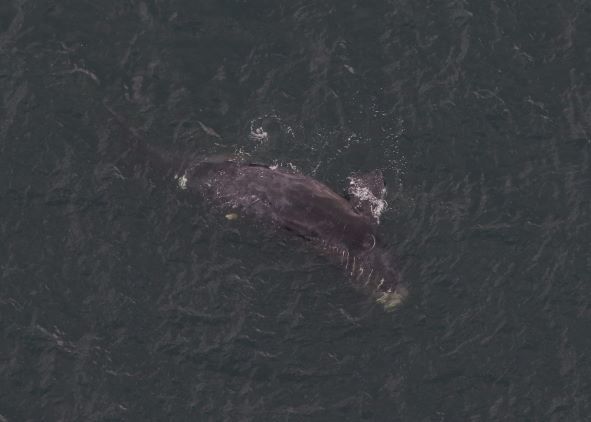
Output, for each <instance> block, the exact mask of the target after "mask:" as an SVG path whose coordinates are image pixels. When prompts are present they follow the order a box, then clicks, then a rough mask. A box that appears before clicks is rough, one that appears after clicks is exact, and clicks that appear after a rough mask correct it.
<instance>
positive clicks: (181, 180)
mask: <svg viewBox="0 0 591 422" xmlns="http://www.w3.org/2000/svg"><path fill="white" fill-rule="evenodd" d="M174 180H176V183H177V186H178V188H179V189H181V190H186V189H187V180H188V179H187V175H186V173H184V174H183V175H182V176H179V175H178V174H175V175H174Z"/></svg>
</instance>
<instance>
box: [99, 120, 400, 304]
mask: <svg viewBox="0 0 591 422" xmlns="http://www.w3.org/2000/svg"><path fill="white" fill-rule="evenodd" d="M108 110H109V111H110V112H111V114H112V115H113V116H114V117H116V118H117V120H118V121H119V123H122V121H121V118H119V117H118V115H117V114H115V113H114V112H113V111H112V110H110V109H108ZM128 130H130V129H128ZM130 133H131V135H132V137H133V138H136V139H134V141H133V142H131V143H130V145H131V146H132V147H131V148H130V151H129V152H128V154H127V157H126V159H125V160H126V162H127V167H128V169H129V168H135V170H136V171H135V172H136V173H137V168H138V166H139V167H142V168H149V170H150V171H149V173H151V174H153V175H156V176H155V178H156V179H158V180H159V181H168V182H173V183H174V184H175V185H176V188H177V189H180V190H182V191H187V192H189V193H195V194H196V195H198V196H200V197H202V198H204V199H206V200H207V201H209V202H210V203H212V204H213V206H214V207H216V208H217V209H220V210H222V211H224V212H227V213H228V214H227V216H228V218H229V219H233V218H235V217H236V215H237V214H240V215H244V216H247V217H249V218H251V219H254V220H256V221H260V222H262V223H264V224H266V225H268V226H270V227H275V228H281V229H285V230H286V231H287V232H291V233H293V234H295V235H297V236H299V237H301V238H303V239H305V240H306V241H307V242H309V243H310V244H311V245H312V246H313V247H314V248H315V249H316V250H318V251H320V252H321V253H323V254H325V255H328V256H329V257H332V259H333V261H336V262H338V263H339V264H340V265H341V266H342V267H343V268H344V270H345V272H346V274H347V276H348V278H349V279H350V280H351V281H352V284H353V286H354V287H356V288H357V289H359V290H363V291H365V292H366V293H368V294H369V295H370V296H372V297H373V298H375V300H376V301H377V302H378V303H380V304H381V305H382V306H383V307H384V309H386V310H393V309H395V308H397V307H398V305H399V304H400V303H401V302H402V301H403V300H404V298H405V297H406V295H407V290H406V288H405V287H404V286H403V284H402V283H401V280H400V273H399V271H398V269H397V267H396V265H395V257H394V256H393V254H391V253H390V251H389V249H388V248H387V246H386V245H385V244H384V242H383V240H382V239H381V237H380V235H379V233H378V224H379V216H380V214H381V212H382V211H383V209H384V207H385V201H384V195H385V186H384V181H383V177H382V174H381V172H380V171H374V172H371V173H368V174H366V175H362V176H354V177H350V178H349V186H348V189H347V198H345V197H344V196H341V195H339V194H337V193H336V192H334V191H333V190H332V189H331V188H330V187H328V186H327V185H326V184H324V183H322V182H320V181H318V180H316V179H314V178H312V177H309V176H306V175H304V174H302V173H299V172H297V171H294V170H292V169H287V168H282V167H279V166H270V165H265V164H260V163H254V162H248V161H244V160H242V159H238V158H232V157H227V156H226V157H191V158H188V159H187V158H185V159H182V160H178V159H175V158H174V156H173V155H170V154H163V153H162V152H159V151H156V150H155V149H153V148H152V147H150V146H149V145H148V144H147V143H145V142H144V141H143V140H140V139H137V138H139V137H138V135H137V134H136V133H135V132H133V131H132V130H130ZM130 162H132V163H133V165H129V163H130ZM142 173H143V174H146V172H145V171H142Z"/></svg>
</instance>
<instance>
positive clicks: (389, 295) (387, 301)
mask: <svg viewBox="0 0 591 422" xmlns="http://www.w3.org/2000/svg"><path fill="white" fill-rule="evenodd" d="M407 296H408V290H407V289H406V288H405V287H402V286H398V287H396V289H394V291H392V292H376V293H375V298H376V302H377V303H379V304H380V305H382V306H383V307H384V309H385V310H386V311H388V312H391V311H394V310H396V309H398V308H399V307H400V305H401V304H402V303H403V302H404V300H405V299H406V297H407Z"/></svg>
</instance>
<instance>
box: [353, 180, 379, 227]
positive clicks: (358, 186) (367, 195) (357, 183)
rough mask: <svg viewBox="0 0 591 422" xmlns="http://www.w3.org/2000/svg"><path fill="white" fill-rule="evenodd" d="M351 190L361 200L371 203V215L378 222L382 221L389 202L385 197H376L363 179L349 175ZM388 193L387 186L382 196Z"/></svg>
mask: <svg viewBox="0 0 591 422" xmlns="http://www.w3.org/2000/svg"><path fill="white" fill-rule="evenodd" d="M349 185H350V189H349V192H350V193H351V195H353V196H355V197H356V198H357V199H359V200H360V201H361V202H365V203H367V204H369V207H370V210H371V215H372V216H373V218H374V219H375V220H376V222H377V223H379V222H380V217H381V215H382V213H383V212H384V211H385V210H386V208H387V207H388V203H387V202H386V200H384V199H383V198H378V197H376V196H375V195H374V194H373V192H372V191H371V190H369V188H368V187H367V186H364V185H363V181H362V180H361V179H359V178H356V177H349ZM385 194H386V188H383V189H382V197H383V196H385Z"/></svg>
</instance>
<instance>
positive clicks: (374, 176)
mask: <svg viewBox="0 0 591 422" xmlns="http://www.w3.org/2000/svg"><path fill="white" fill-rule="evenodd" d="M348 180H349V186H348V187H347V196H348V199H349V202H350V203H351V205H352V206H353V208H354V209H355V211H357V212H358V213H359V214H361V215H364V216H366V217H367V218H369V219H370V221H372V222H373V223H375V224H379V223H380V216H381V215H382V213H383V212H384V210H385V209H386V207H387V205H388V204H387V202H386V201H385V199H384V198H385V196H386V185H385V184H384V176H383V174H382V172H381V170H374V171H372V172H370V173H366V174H363V175H355V176H350V177H348Z"/></svg>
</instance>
